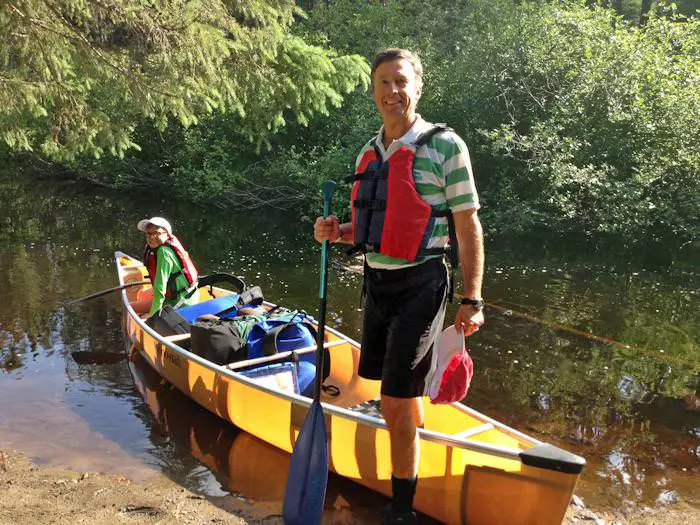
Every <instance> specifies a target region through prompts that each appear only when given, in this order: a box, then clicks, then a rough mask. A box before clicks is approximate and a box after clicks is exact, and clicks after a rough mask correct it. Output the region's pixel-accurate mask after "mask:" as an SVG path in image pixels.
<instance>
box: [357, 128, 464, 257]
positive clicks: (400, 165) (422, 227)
mask: <svg viewBox="0 0 700 525" xmlns="http://www.w3.org/2000/svg"><path fill="white" fill-rule="evenodd" d="M447 130H450V128H448V127H446V126H444V125H441V124H437V125H434V126H433V127H432V128H431V129H430V130H428V131H426V132H424V133H422V134H421V135H419V136H418V138H417V139H416V141H415V142H414V143H413V144H412V146H413V148H411V147H406V146H403V147H401V148H399V149H398V150H396V151H395V152H394V153H393V154H392V155H391V156H390V157H389V159H388V160H386V161H382V160H381V159H382V156H381V154H380V152H379V150H378V148H377V146H376V144H375V146H374V149H371V150H368V151H367V152H365V154H364V155H363V157H362V159H360V163H359V165H358V166H357V170H356V171H355V175H351V176H349V177H346V180H348V181H352V182H354V184H353V188H352V194H351V199H352V226H353V235H354V240H353V242H354V245H355V247H354V250H356V251H361V252H364V253H367V252H375V253H380V254H382V255H388V256H390V257H395V258H397V259H403V260H406V261H418V260H422V259H424V258H425V257H428V256H430V255H442V254H445V253H448V254H449V255H450V259H451V260H452V261H454V258H455V255H456V245H457V244H456V242H455V240H456V237H455V235H454V221H453V218H452V212H451V211H450V210H449V209H447V210H437V209H435V208H433V207H432V206H431V205H430V204H428V203H427V202H426V201H425V200H424V199H423V198H422V197H421V196H420V194H419V193H418V190H417V189H416V183H415V179H414V177H413V165H414V163H415V158H416V153H417V152H418V150H419V149H420V148H421V147H422V146H423V145H425V144H426V143H427V142H428V141H429V140H430V139H431V138H432V137H433V135H435V134H436V133H439V132H441V131H447ZM436 217H447V221H448V224H449V231H450V245H451V248H450V249H449V250H447V249H446V248H428V247H427V245H428V241H429V240H430V237H431V234H432V232H433V229H434V227H435V218H436Z"/></svg>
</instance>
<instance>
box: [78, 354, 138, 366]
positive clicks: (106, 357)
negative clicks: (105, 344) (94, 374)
mask: <svg viewBox="0 0 700 525" xmlns="http://www.w3.org/2000/svg"><path fill="white" fill-rule="evenodd" d="M70 355H71V357H72V358H73V360H74V361H75V362H76V363H78V364H79V365H114V364H116V363H119V362H120V361H123V360H124V359H126V354H125V353H124V352H90V351H83V352H71V354H70Z"/></svg>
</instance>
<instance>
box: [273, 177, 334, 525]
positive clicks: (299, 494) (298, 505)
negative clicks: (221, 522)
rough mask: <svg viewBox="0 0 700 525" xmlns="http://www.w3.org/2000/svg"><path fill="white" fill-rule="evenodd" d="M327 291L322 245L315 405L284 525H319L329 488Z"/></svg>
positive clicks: (328, 189) (300, 444)
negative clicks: (324, 395)
mask: <svg viewBox="0 0 700 525" xmlns="http://www.w3.org/2000/svg"><path fill="white" fill-rule="evenodd" d="M321 190H322V191H323V215H324V217H328V216H329V215H330V214H331V200H332V199H333V192H334V191H335V182H333V181H331V180H328V181H326V182H324V183H323V184H321ZM327 288H328V241H323V243H321V283H320V286H319V293H318V297H319V306H318V338H317V339H316V388H315V389H314V401H313V403H312V404H311V407H310V408H309V412H308V413H307V414H306V419H304V423H303V424H302V426H301V430H300V431H299V436H298V437H297V441H296V443H295V444H294V451H293V452H292V459H291V461H290V463H289V474H288V476H287V487H286V489H285V492H284V506H283V510H282V517H283V518H284V522H285V523H286V524H287V525H319V524H320V523H321V514H322V513H323V502H324V500H325V499H326V485H327V484H328V441H327V439H326V422H325V420H324V419H323V408H322V407H321V383H322V382H323V377H322V375H323V374H322V371H323V354H324V350H323V344H324V338H325V335H324V332H325V328H326V289H327Z"/></svg>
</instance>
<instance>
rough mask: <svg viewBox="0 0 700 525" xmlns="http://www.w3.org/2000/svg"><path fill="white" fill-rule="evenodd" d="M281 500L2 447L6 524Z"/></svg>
mask: <svg viewBox="0 0 700 525" xmlns="http://www.w3.org/2000/svg"><path fill="white" fill-rule="evenodd" d="M278 507H279V505H270V506H269V507H267V506H265V505H259V504H256V503H254V502H252V501H249V500H245V499H243V498H237V497H235V496H225V497H221V498H215V497H204V496H201V495H198V494H195V493H193V492H191V491H189V490H187V489H185V488H183V487H182V486H180V485H178V484H177V483H175V482H173V481H171V480H169V479H167V478H166V477H164V476H159V477H158V478H157V479H156V480H155V481H151V482H143V483H133V482H132V481H130V480H129V479H127V478H125V477H122V476H108V475H103V474H99V473H94V472H75V471H70V470H64V469H59V468H52V467H45V466H40V465H36V464H34V463H32V462H31V461H30V460H29V459H28V458H27V457H26V456H24V455H23V454H21V453H19V452H16V451H0V525H25V524H26V525H29V524H31V525H35V524H37V523H52V524H55V525H73V524H88V523H89V524H93V523H100V524H103V525H112V524H115V525H116V524H124V523H134V524H139V525H140V524H171V523H172V524H188V525H197V524H209V523H216V524H231V525H240V524H266V525H278V524H279V525H281V524H282V520H281V519H280V517H279V512H280V509H279V508H278ZM334 507H336V508H335V509H334V511H333V512H332V513H331V514H330V516H328V518H330V519H326V518H325V517H324V523H331V524H334V525H354V524H356V525H360V524H366V523H372V522H374V520H375V519H376V518H378V516H371V515H368V514H366V513H364V514H362V515H360V516H358V515H356V514H355V513H353V512H352V511H351V509H349V508H343V505H334ZM563 523H564V525H574V524H581V525H586V524H595V525H602V524H606V525H677V524H679V523H687V524H690V523H700V510H698V509H696V508H694V507H691V506H689V505H687V504H685V503H683V502H677V503H675V504H673V505H669V506H668V507H666V508H664V509H654V510H652V509H648V508H641V509H634V510H633V511H632V510H630V511H625V512H622V511H620V512H618V513H610V512H595V511H594V510H592V509H589V508H587V507H586V506H585V505H584V504H583V502H582V501H581V500H580V499H578V498H574V502H573V503H572V504H571V505H570V506H569V510H568V512H567V515H566V519H565V520H564V522H563Z"/></svg>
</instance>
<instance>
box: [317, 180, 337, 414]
mask: <svg viewBox="0 0 700 525" xmlns="http://www.w3.org/2000/svg"><path fill="white" fill-rule="evenodd" d="M330 182H332V181H326V182H324V183H323V216H324V217H328V216H329V215H330V214H331V202H332V200H333V192H334V191H335V183H334V182H333V183H332V185H331V184H329V183H330ZM327 290H328V241H323V242H322V243H321V278H320V283H319V287H318V299H319V301H318V334H317V339H316V349H317V352H318V353H317V354H316V388H314V401H316V402H318V401H319V400H320V399H321V383H322V382H323V374H322V372H323V358H324V355H323V354H324V351H323V345H324V343H325V342H326V291H327Z"/></svg>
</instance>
